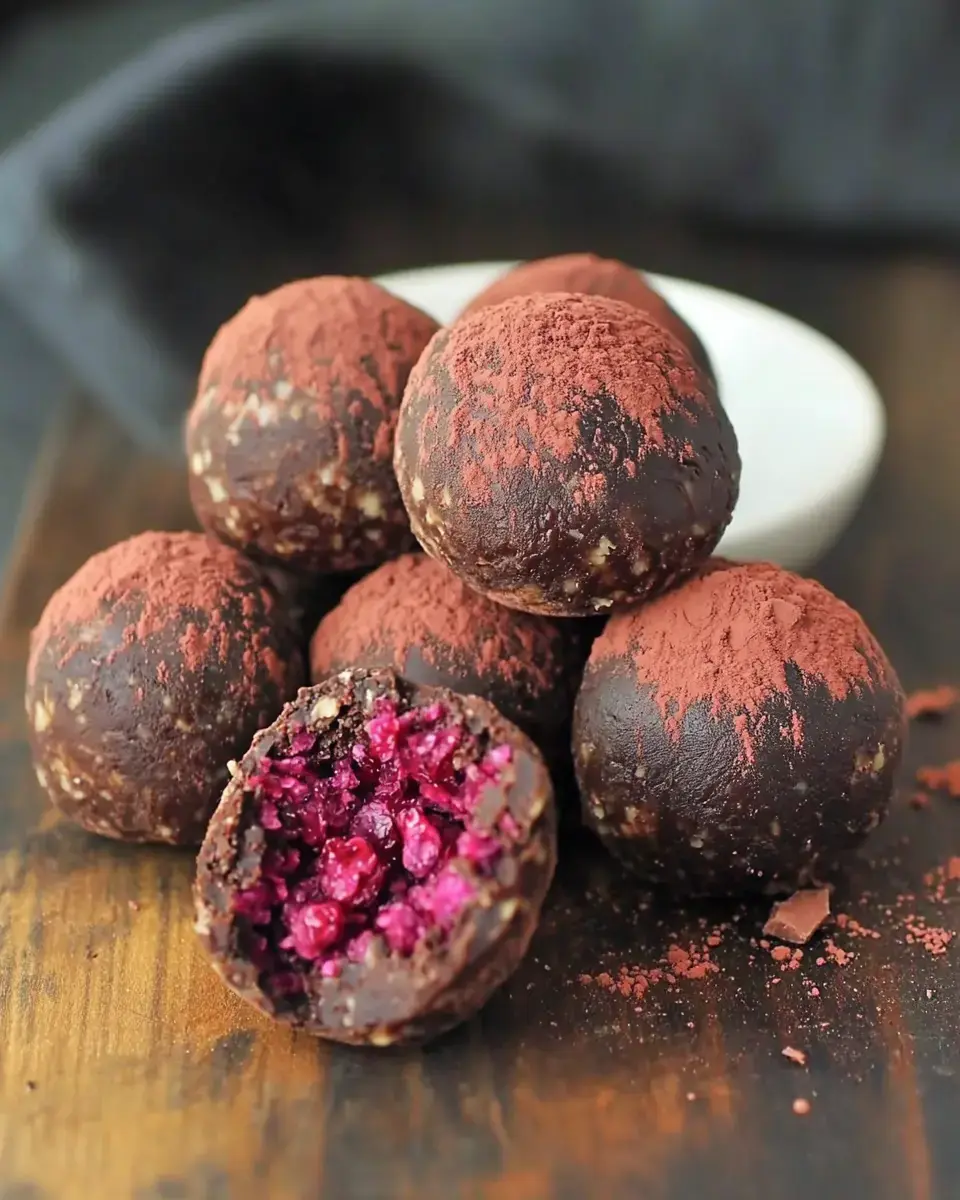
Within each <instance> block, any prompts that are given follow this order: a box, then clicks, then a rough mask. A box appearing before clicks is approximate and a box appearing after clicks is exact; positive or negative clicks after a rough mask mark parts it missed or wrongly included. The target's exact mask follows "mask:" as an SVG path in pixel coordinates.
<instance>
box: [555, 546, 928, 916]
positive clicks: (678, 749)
mask: <svg viewBox="0 0 960 1200" xmlns="http://www.w3.org/2000/svg"><path fill="white" fill-rule="evenodd" d="M903 738H904V717H903V695H902V692H901V690H900V685H899V682H898V681H897V677H896V674H895V673H894V671H893V668H892V667H891V666H890V664H889V662H888V661H887V659H886V657H885V655H884V654H883V651H882V650H881V649H880V647H879V645H878V644H877V642H876V640H875V639H874V638H873V636H872V635H871V633H870V631H869V630H868V629H867V627H866V625H865V624H864V622H863V620H862V618H861V617H860V616H859V615H858V614H857V613H856V612H854V611H853V609H851V608H849V607H848V606H847V605H846V604H844V603H843V602H842V601H841V600H838V599H837V598H836V597H835V596H833V595H832V594H831V593H830V592H828V591H827V590H826V589H825V588H823V587H821V586H820V585H819V584H817V583H815V582H813V581H811V580H805V579H801V578H799V577H798V576H795V575H792V574H791V573H789V572H787V571H783V570H781V569H780V568H778V567H774V566H770V565H769V564H763V563H761V564H750V565H734V564H730V563H724V562H722V561H719V560H717V561H715V562H713V563H711V564H709V566H708V567H707V568H706V569H705V570H704V571H703V572H702V573H700V574H698V576H697V577H696V578H694V579H692V580H689V581H688V582H687V583H685V584H683V585H682V586H681V587H680V588H678V589H677V590H676V591H674V592H671V593H670V594H669V595H666V596H661V597H660V598H658V599H657V600H654V601H652V602H651V603H650V604H649V605H647V606H645V607H643V608H640V609H638V610H637V611H636V612H633V613H624V614H620V615H617V616H615V617H613V618H611V620H610V621H609V622H608V624H607V627H606V629H605V630H604V632H603V633H602V634H601V635H600V637H599V638H597V640H596V642H595V643H594V645H593V649H592V652H591V656H590V660H589V662H588V664H587V667H586V670H585V673H584V680H583V685H582V687H581V690H580V694H579V696H578V698H577V703H576V708H575V714H574V757H575V763H576V770H577V777H578V780H579V784H580V789H581V797H582V803H583V813H584V818H585V820H586V822H587V823H588V824H589V825H591V826H592V827H593V828H594V829H595V830H596V831H597V833H598V834H599V835H600V837H601V838H602V840H603V841H604V842H605V843H606V845H607V846H608V847H609V848H610V849H611V850H613V851H614V852H615V853H616V854H617V855H618V856H619V857H621V858H622V859H623V860H624V861H626V862H627V863H630V864H632V865H633V866H634V867H636V869H637V870H638V871H639V872H640V873H641V874H642V875H643V876H645V877H646V878H647V879H649V880H651V881H653V882H655V883H660V884H664V885H667V886H669V887H671V888H673V889H674V890H677V891H681V892H684V891H686V892H693V893H714V894H731V895H732V894H737V893H740V892H745V891H757V890H762V891H767V892H778V891H792V890H793V889H795V888H797V887H801V886H805V885H809V884H811V883H816V882H822V881H825V880H828V879H829V878H830V877H831V876H832V875H833V874H834V873H835V872H836V871H838V870H839V869H841V868H842V867H843V865H844V864H845V863H846V862H847V861H848V860H849V858H850V856H851V854H852V853H853V852H854V851H855V850H856V848H857V847H858V846H859V845H860V844H861V843H862V841H863V840H864V838H865V837H866V836H867V834H868V833H869V832H870V830H872V829H873V828H874V827H875V826H876V825H878V824H879V823H880V821H881V820H882V818H883V816H884V815H885V813H886V810H887V807H888V804H889V800H890V795H891V791H892V788H893V782H894V774H895V771H896V767H897V764H898V762H899V759H900V755H901V750H902V744H903Z"/></svg>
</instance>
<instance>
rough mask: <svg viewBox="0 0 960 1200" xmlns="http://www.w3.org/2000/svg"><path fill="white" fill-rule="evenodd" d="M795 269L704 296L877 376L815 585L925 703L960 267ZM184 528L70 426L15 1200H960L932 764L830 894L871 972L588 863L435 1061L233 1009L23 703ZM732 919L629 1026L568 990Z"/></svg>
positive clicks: (13, 598) (15, 958) (13, 764)
mask: <svg viewBox="0 0 960 1200" xmlns="http://www.w3.org/2000/svg"><path fill="white" fill-rule="evenodd" d="M804 260H805V256H804V255H803V254H800V255H799V256H794V258H793V259H792V260H791V263H790V264H789V266H788V267H787V266H784V265H783V264H778V262H777V261H776V260H775V259H774V258H771V257H769V256H767V255H765V254H763V253H760V254H756V255H754V256H752V257H749V256H741V255H738V254H729V255H727V256H725V257H724V256H721V257H719V258H717V259H716V260H714V261H713V262H712V263H711V264H707V266H705V267H703V269H701V270H699V271H698V273H700V274H701V275H702V276H704V277H707V276H709V277H710V278H711V279H712V281H715V282H719V283H726V284H728V285H732V286H739V287H741V288H742V289H743V290H745V291H748V292H750V293H752V294H754V295H758V296H759V297H761V298H766V299H769V300H772V301H774V302H778V303H780V304H781V305H782V306H783V307H785V308H787V309H789V310H791V311H794V312H796V313H798V314H799V315H802V316H805V317H806V318H808V319H811V320H813V321H814V323H816V324H818V325H820V327H821V328H824V329H825V330H826V331H827V332H829V333H831V334H833V335H834V336H835V337H837V338H838V339H839V340H840V341H841V342H842V343H844V344H845V345H847V346H848V347H849V348H850V349H851V350H852V351H853V352H854V353H855V354H856V355H857V356H858V357H860V358H861V360H862V361H863V362H864V364H865V365H866V366H867V368H868V369H869V370H870V371H871V373H872V374H873V375H874V377H875V378H876V380H877V382H878V383H879V385H880V388H881V390H882V392H883V394H884V396H885V398H886V400H887V402H888V405H889V412H890V438H889V445H888V448H887V452H886V457H885V460H884V463H883V467H882V470H881V472H880V475H879V477H878V479H877V482H876V484H875V486H874V487H873V489H872V491H871V494H870V497H869V500H868V502H867V504H866V505H865V507H864V509H863V511H862V512H861V514H860V515H859V517H858V519H857V520H856V522H855V524H854V526H853V527H852V528H851V529H850V530H849V532H848V533H847V534H846V535H845V537H844V539H843V541H842V543H841V544H840V545H839V546H838V547H837V548H836V550H835V551H834V552H832V553H831V555H830V557H829V559H828V560H827V561H826V562H824V563H823V564H821V566H820V568H819V570H818V572H817V574H818V575H819V576H820V577H821V578H822V579H823V580H824V581H825V582H826V583H827V584H828V585H830V586H831V587H833V588H834V589H835V590H836V591H838V592H839V593H840V595H842V596H843V597H845V598H846V599H848V600H849V601H851V602H852V603H853V604H854V605H856V606H858V607H859V608H860V609H861V610H862V611H863V612H864V614H865V616H866V617H867V620H868V621H869V622H870V624H871V625H872V626H873V628H874V629H875V631H876V632H877V634H878V635H879V637H880V638H881V640H882V641H883V642H884V644H885V645H886V647H887V648H888V650H889V652H890V655H891V657H892V659H893V661H894V662H895V663H896V665H897V666H898V668H899V669H900V672H901V674H902V677H903V679H904V682H905V684H906V685H907V686H908V687H917V686H920V685H926V684H931V683H936V682H941V681H954V682H960V552H958V540H960V486H958V465H960V337H958V336H957V335H958V333H960V270H957V269H953V268H951V267H949V266H944V265H930V264H924V263H922V262H919V261H916V260H909V261H908V260H894V259H890V258H888V259H886V260H878V259H877V258H875V257H874V258H871V259H870V260H860V259H856V258H848V259H847V260H846V261H840V260H835V261H833V262H832V263H830V264H828V265H827V266H823V264H822V263H820V264H818V263H817V262H816V261H814V260H813V258H812V257H811V259H810V261H804ZM655 265H657V266H658V267H659V266H665V267H674V268H675V269H680V270H683V269H687V270H690V271H691V273H692V272H693V270H696V269H697V268H696V264H692V265H691V264H687V263H685V262H677V261H671V262H664V263H656V264H655ZM775 402H776V397H775V396H771V403H775ZM188 524H191V518H190V514H189V511H188V508H187V504H186V495H185V486H184V479H183V477H182V475H181V474H180V473H179V472H178V471H176V470H174V469H172V468H170V467H169V466H165V465H163V464H159V463H157V462H153V461H151V460H148V459H145V458H143V457H141V456H139V455H138V454H137V453H136V452H135V451H134V450H133V448H132V447H131V446H130V445H129V444H128V443H127V442H126V441H125V440H124V438H123V436H122V435H121V434H119V433H118V432H116V430H115V429H113V428H112V427H111V426H110V425H108V424H107V423H106V421H104V420H103V419H101V418H100V417H98V416H96V415H94V414H93V413H92V411H91V410H90V409H89V408H87V407H85V406H83V405H82V404H72V405H68V406H66V407H65V409H64V413H63V415H62V418H61V420H60V422H59V423H58V425H57V427H56V428H54V429H52V430H51V432H50V435H49V438H48V441H47V445H46V449H45V451H44V455H43V457H42V461H41V462H39V463H38V464H37V466H36V469H35V471H34V487H33V491H32V493H31V495H30V496H29V497H28V498H27V501H26V506H25V514H24V518H23V524H22V530H21V538H20V542H19V549H18V554H17V558H16V561H15V563H14V564H13V566H12V567H11V568H10V570H9V571H8V573H7V578H6V580H5V586H4V592H3V598H2V612H0V781H2V796H0V839H2V860H0V1026H2V1035H0V1200H40V1198H44V1197H56V1198H58V1200H59V1198H60V1197H68V1198H73V1197H80V1198H88V1197H92V1198H98V1200H99V1198H101V1197H102V1198H106V1200H113V1198H114V1197H117V1198H126V1197H136V1198H138V1200H146V1198H148V1197H149V1198H151V1200H160V1198H161V1197H162V1198H167V1200H173V1198H181V1197H183V1198H189V1200H193V1198H197V1200H200V1198H204V1200H225V1198H230V1200H232V1198H234V1197H237V1198H240V1200H243V1198H246V1197H248V1196H249V1197H254V1196H256V1197H269V1198H271V1200H295V1198H296V1200H300V1198H303V1200H308V1198H314V1197H318V1196H324V1197H345V1198H354V1197H417V1198H418V1200H432V1198H434V1197H437V1198H439V1200H458V1198H460V1197H463V1198H473V1197H476V1198H477V1200H540V1198H541V1197H542V1198H547V1197H550V1198H556V1200H578V1198H580V1197H597V1198H599V1200H620V1198H621V1197H622V1198H633V1197H641V1198H643V1197H658V1198H659V1197H664V1198H671V1200H673V1198H685V1197H688V1196H690V1197H698V1198H699V1197H704V1198H706V1200H727V1198H729V1200H744V1198H749V1197H754V1196H757V1197H763V1198H764V1200H788V1198H789V1200H794V1198H796V1200H800V1198H801V1197H804V1198H806V1197H808V1196H811V1195H813V1196H818V1197H834V1196H838V1197H839V1196H847V1195H856V1196H867V1197H874V1198H877V1200H930V1198H932V1197H956V1196H958V1195H960V1138H958V1135H957V1127H958V1121H960V1093H958V1080H960V944H958V945H956V946H954V947H951V948H950V949H949V950H948V952H947V953H946V954H944V955H940V956H934V955H931V954H930V953H929V952H928V951H927V950H926V949H924V948H923V946H922V945H919V944H917V943H916V941H914V942H913V944H911V943H910V942H909V941H908V940H907V935H906V931H905V918H906V917H907V915H908V914H910V913H911V912H916V913H920V914H926V917H927V919H928V920H929V922H930V923H931V924H932V925H935V926H944V927H947V928H949V929H953V928H960V926H958V925H957V917H958V916H960V907H958V906H957V905H952V903H951V900H952V892H953V890H956V889H958V888H960V885H958V884H957V883H951V884H948V885H947V887H946V891H945V896H944V897H943V898H942V899H941V900H939V901H936V900H932V899H930V898H929V897H928V895H927V893H928V892H929V890H930V888H929V885H925V884H924V883H923V877H924V875H925V874H926V873H928V872H929V871H931V870H932V869H934V868H936V867H937V866H938V864H943V863H945V861H946V860H947V858H948V857H949V855H950V854H951V853H952V852H955V853H958V854H960V804H958V803H957V802H956V801H951V800H950V799H948V798H946V797H935V798H934V799H933V800H932V803H931V805H930V808H929V809H928V810H927V811H915V810H913V809H911V808H910V807H909V805H908V804H907V802H906V797H907V796H908V795H909V793H910V786H909V772H905V775H904V794H903V797H901V798H900V799H899V800H898V801H897V802H896V804H895V807H894V812H893V814H892V816H891V819H890V820H889V822H888V823H887V825H886V826H885V827H884V828H883V829H882V830H881V831H880V833H879V834H878V836H877V839H876V841H875V843H874V844H873V846H872V847H871V851H870V856H871V861H864V863H863V865H862V867H861V868H860V869H859V870H858V872H857V876H856V878H855V880H854V881H853V882H852V883H851V885H850V895H849V897H846V898H845V897H840V898H839V899H838V901H837V906H838V907H839V908H842V909H844V910H845V911H847V912H849V913H851V914H853V915H854V916H855V917H856V918H857V920H859V921H861V922H862V924H863V925H865V926H867V927H869V928H870V929H872V930H875V931H876V932H877V933H878V934H879V936H878V937H875V938H874V937H867V938H862V937H861V938H856V937H852V936H851V935H850V932H849V927H848V929H847V930H846V931H843V930H836V929H833V930H828V931H827V936H831V937H833V938H834V942H835V945H836V946H838V947H840V948H841V949H843V950H849V951H852V952H853V953H854V955H855V957H854V958H853V959H852V960H851V961H849V962H847V963H846V965H844V966H842V967H840V966H838V965H837V964H836V962H834V961H832V960H829V959H828V961H826V962H824V963H823V964H822V965H817V962H816V959H817V958H818V957H821V956H822V955H823V951H824V941H823V938H822V937H821V938H820V939H819V940H818V941H817V942H816V943H815V944H814V945H813V946H811V947H809V948H808V949H807V951H806V953H805V957H804V960H803V962H802V964H801V965H800V968H799V969H797V970H794V971H791V970H783V969H782V968H781V966H780V965H779V964H778V963H777V962H775V961H774V960H773V959H772V957H771V955H770V954H769V953H768V952H766V951H765V950H763V949H761V948H755V947H753V946H751V943H750V939H751V937H756V936H757V935H758V934H759V929H760V926H761V924H762V922H763V919H764V916H765V911H764V909H763V908H754V907H746V908H742V909H735V908H732V907H728V908H720V909H717V908H693V909H688V910H683V911H680V910H676V909H671V908H669V907H668V906H666V905H664V904H663V903H662V902H661V903H659V904H656V903H655V904H648V901H647V898H646V897H645V896H644V894H643V893H642V892H641V891H639V890H638V889H637V888H636V887H635V886H633V885H632V884H631V883H630V882H629V881H628V880H626V879H624V878H623V877H622V876H621V874H620V873H619V871H618V869H617V868H616V867H614V866H613V865H612V864H611V863H610V862H608V861H606V860H605V859H604V858H603V856H602V855H600V854H599V853H598V852H597V851H596V850H595V849H594V848H593V847H592V845H591V844H589V843H585V844H580V845H577V844H575V843H570V842H568V843H567V845H566V846H565V847H564V851H565V853H564V861H563V866H562V870H561V873H560V878H559V880H558V882H557V885H556V887H555V890H554V893H553V896H552V901H551V903H550V905H549V908H548V912H547V915H546V917H545V919H544V922H543V925H542V927H541V929H540V931H539V933H538V936H537V938H536V940H535V942H534V944H533V947H532V951H531V953H530V956H529V958H528V960H527V962H526V963H525V965H524V966H523V968H522V969H521V971H520V973H519V974H518V975H517V976H516V978H515V979H514V980H513V981H512V982H511V983H510V984H509V985H508V986H507V987H506V988H504V989H503V991H502V992H501V993H500V994H499V995H498V996H497V997H496V998H495V999H494V1000H493V1002H492V1003H491V1004H490V1005H489V1006H488V1008H487V1009H486V1011H485V1012H484V1013H483V1014H482V1015H481V1016H480V1017H478V1018H477V1019H475V1020H474V1021H472V1022H471V1023H470V1024H469V1025H467V1026H465V1027H464V1028H462V1029H461V1030H460V1031H458V1032H456V1033H454V1034H452V1035H451V1036H449V1037H447V1038H445V1039H443V1040H442V1041H440V1042H439V1043H437V1044H436V1045H434V1046H431V1047H428V1048H427V1049H425V1050H412V1051H389V1052H374V1051H359V1050H348V1049H343V1048H338V1047H330V1046H326V1045H324V1044H322V1043H318V1042H315V1041H313V1040H311V1039H310V1038H308V1037H305V1036H295V1035H293V1034H290V1033H288V1032H286V1031H284V1030H283V1029H280V1028H276V1027H273V1026H271V1025H270V1023H269V1022H268V1021H267V1020H266V1019H265V1018H262V1017H261V1016H259V1015H258V1014H257V1013H255V1012H253V1011H252V1010H250V1009H248V1008H246V1007H244V1006H243V1005H242V1004H241V1003H240V1001H238V1000H236V999H235V998H234V997H233V996H232V995H230V994H229V993H228V992H227V991H226V990H225V989H224V987H223V986H222V985H221V984H220V982H219V981H218V980H217V979H216V978H215V977H214V975H213V974H212V972H211V971H210V970H209V969H208V967H207V966H206V964H205V962H204V960H203V958H202V956H201V954H200V953H199V951H198V949H197V947H196V946H195V944H194V939H193V935H192V932H191V905H190V891H189V888H190V877H191V856H190V855H189V854H188V853H178V852H171V851H169V850H164V849H132V848H127V847H123V846H117V845H113V844H111V843H108V842H105V841H98V840H96V839H95V838H93V837H90V836H87V835H85V834H83V833H81V832H79V831H78V830H76V829H73V828H71V827H70V826H69V825H67V824H65V823H64V822H62V821H59V820H58V819H57V818H56V817H55V816H54V814H53V813H52V812H51V811H50V809H49V808H48V807H47V806H46V804H45V803H44V801H43V800H42V798H41V796H40V793H39V790H38V787H37V785H36V783H35V781H34V778H33V774H32V771H31V768H30V762H29V754H28V749H27V743H26V738H25V721H24V715H23V712H22V700H21V697H22V686H23V673H24V663H25V654H26V646H27V636H28V631H29V628H30V626H31V625H32V623H33V622H34V621H35V619H36V617H37V615H38V614H39V612H40V610H41V607H42V605H43V603H44V601H45V600H46V598H47V596H48V595H49V594H50V592H51V591H52V590H53V588H54V587H55V586H57V585H58V584H59V583H61V582H62V581H63V580H64V579H65V578H66V577H67V576H68V575H69V574H70V573H71V572H72V571H73V570H74V569H75V568H76V567H77V566H78V565H79V564H80V563H81V562H82V561H83V560H84V559H85V558H86V557H87V556H88V555H89V554H90V553H91V552H93V551H95V550H97V549H100V548H101V547H103V546H105V545H108V544H109V543H111V542H113V541H115V540H117V539H119V538H122V537H124V536H126V535H128V534H131V533H133V532H135V531H138V530H141V529H145V528H158V527H160V528H177V527H182V526H184V525H188ZM957 756H960V714H958V715H957V716H956V718H955V719H954V720H953V721H952V722H950V721H947V722H945V723H943V724H942V725H940V726H930V727H923V728H920V727H917V728H916V729H915V730H914V733H913V738H912V745H911V749H910V752H909V767H910V768H911V770H912V769H913V768H915V767H916V765H918V764H919V763H922V762H933V763H942V762H945V761H946V760H948V759H949V758H951V757H957ZM864 891H869V892H871V893H872V895H871V896H870V897H868V898H867V899H866V901H863V900H862V899H861V897H862V894H863V892H864ZM909 892H914V893H916V895H917V897H918V899H917V900H916V901H905V900H902V899H900V900H898V899H897V897H902V896H903V894H904V893H909ZM722 921H726V922H728V923H729V925H730V928H729V929H728V930H727V931H725V932H724V934H723V939H722V944H721V945H720V946H718V947H716V948H715V949H714V950H713V951H712V954H713V958H714V959H715V961H716V962H717V964H718V965H719V966H720V968H721V970H720V972H719V973H718V974H714V975H711V976H709V977H708V978H706V979H705V980H702V981H695V980H680V981H678V982H677V984H676V986H675V987H672V988H671V986H670V984H669V983H668V982H667V981H664V982H662V983H661V984H659V985H658V986H655V987H653V988H651V989H650V991H649V992H648V993H647V996H646V997H645V998H644V1000H643V1002H642V1003H641V1004H638V1002H637V1001H636V1000H635V999H633V998H626V997H623V996H621V995H620V994H609V993H608V992H606V991H605V990H603V988H602V987H599V986H597V985H596V983H591V984H585V983H582V982H580V981H579V979H578V977H579V976H580V975H581V974H589V975H591V976H594V977H595V976H596V975H597V974H599V973H601V972H603V971H604V970H608V971H612V972H613V973H614V974H615V973H616V970H617V968H618V967H619V966H620V965H624V964H626V965H635V966H646V967H649V966H653V965H655V964H656V963H657V961H658V960H659V959H660V958H661V956H662V955H663V954H664V952H665V951H666V948H667V947H668V946H669V944H670V943H671V942H673V941H678V942H681V943H683V944H686V943H687V942H690V941H692V940H694V939H700V940H702V938H703V936H704V934H703V929H702V924H703V923H704V922H707V923H708V925H710V926H712V925H713V924H714V923H716V922H722ZM958 942H960V940H958ZM841 957H842V956H841ZM778 980H779V982H777V981H778ZM817 991H818V992H819V994H816V992H817ZM787 1045H790V1046H793V1047H795V1048H798V1049H801V1050H803V1051H804V1052H805V1053H806V1055H807V1056H808V1061H807V1064H806V1066H799V1065H796V1064H794V1063H791V1062H790V1061H788V1060H787V1059H786V1058H784V1057H783V1055H782V1053H781V1052H782V1050H783V1048H784V1047H785V1046H787ZM798 1098H802V1099H805V1100H807V1101H809V1105H810V1111H809V1113H808V1114H807V1115H797V1114H795V1112H794V1111H793V1103H794V1101H795V1100H796V1099H798Z"/></svg>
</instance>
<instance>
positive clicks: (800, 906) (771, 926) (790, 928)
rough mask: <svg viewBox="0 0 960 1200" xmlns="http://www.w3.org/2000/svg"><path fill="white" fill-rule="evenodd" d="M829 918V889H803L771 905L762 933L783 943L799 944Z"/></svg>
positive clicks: (808, 938)
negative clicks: (771, 908)
mask: <svg viewBox="0 0 960 1200" xmlns="http://www.w3.org/2000/svg"><path fill="white" fill-rule="evenodd" d="M829 915H830V889H829V888H804V889H803V890H801V891H799V892H794V894H793V895H792V896H790V897H789V899H787V900H783V901H781V902H780V903H779V904H774V906H773V910H772V912H771V913H770V916H769V918H768V919H767V923H766V925H764V927H763V932H764V933H765V934H767V935H768V936H769V937H775V938H779V939H780V940H781V941H784V942H793V943H794V944H795V945H803V944H804V943H805V942H808V941H809V940H810V938H811V937H812V936H813V934H814V932H815V931H816V930H817V929H818V928H819V927H820V926H821V925H822V924H823V922H824V921H825V920H826V919H827V917H829Z"/></svg>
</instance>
